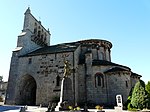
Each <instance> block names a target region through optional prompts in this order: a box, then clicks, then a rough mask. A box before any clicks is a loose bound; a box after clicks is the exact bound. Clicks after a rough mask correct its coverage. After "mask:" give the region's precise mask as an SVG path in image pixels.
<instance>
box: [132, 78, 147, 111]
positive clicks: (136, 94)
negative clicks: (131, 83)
mask: <svg viewBox="0 0 150 112" xmlns="http://www.w3.org/2000/svg"><path fill="white" fill-rule="evenodd" d="M147 102H148V94H147V91H146V90H145V83H144V81H142V80H139V81H138V82H137V83H136V84H135V87H134V89H133V93H132V98H131V105H132V107H133V108H136V109H143V108H146V105H147Z"/></svg>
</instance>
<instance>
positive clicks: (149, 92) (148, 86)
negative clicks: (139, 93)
mask: <svg viewBox="0 0 150 112" xmlns="http://www.w3.org/2000/svg"><path fill="white" fill-rule="evenodd" d="M146 91H147V92H148V94H149V95H150V81H148V83H147V84H146Z"/></svg>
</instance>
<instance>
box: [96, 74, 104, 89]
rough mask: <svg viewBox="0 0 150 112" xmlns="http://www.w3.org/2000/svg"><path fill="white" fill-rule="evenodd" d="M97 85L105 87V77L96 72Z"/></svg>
mask: <svg viewBox="0 0 150 112" xmlns="http://www.w3.org/2000/svg"><path fill="white" fill-rule="evenodd" d="M95 87H104V77H103V74H101V73H96V74H95Z"/></svg>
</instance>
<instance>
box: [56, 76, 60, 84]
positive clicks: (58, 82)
mask: <svg viewBox="0 0 150 112" xmlns="http://www.w3.org/2000/svg"><path fill="white" fill-rule="evenodd" d="M56 86H60V77H59V76H57V77H56Z"/></svg>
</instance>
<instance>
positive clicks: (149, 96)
mask: <svg viewBox="0 0 150 112" xmlns="http://www.w3.org/2000/svg"><path fill="white" fill-rule="evenodd" d="M145 89H146V91H147V93H148V99H149V100H148V104H147V108H148V109H150V81H148V83H147V84H146V87H145Z"/></svg>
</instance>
